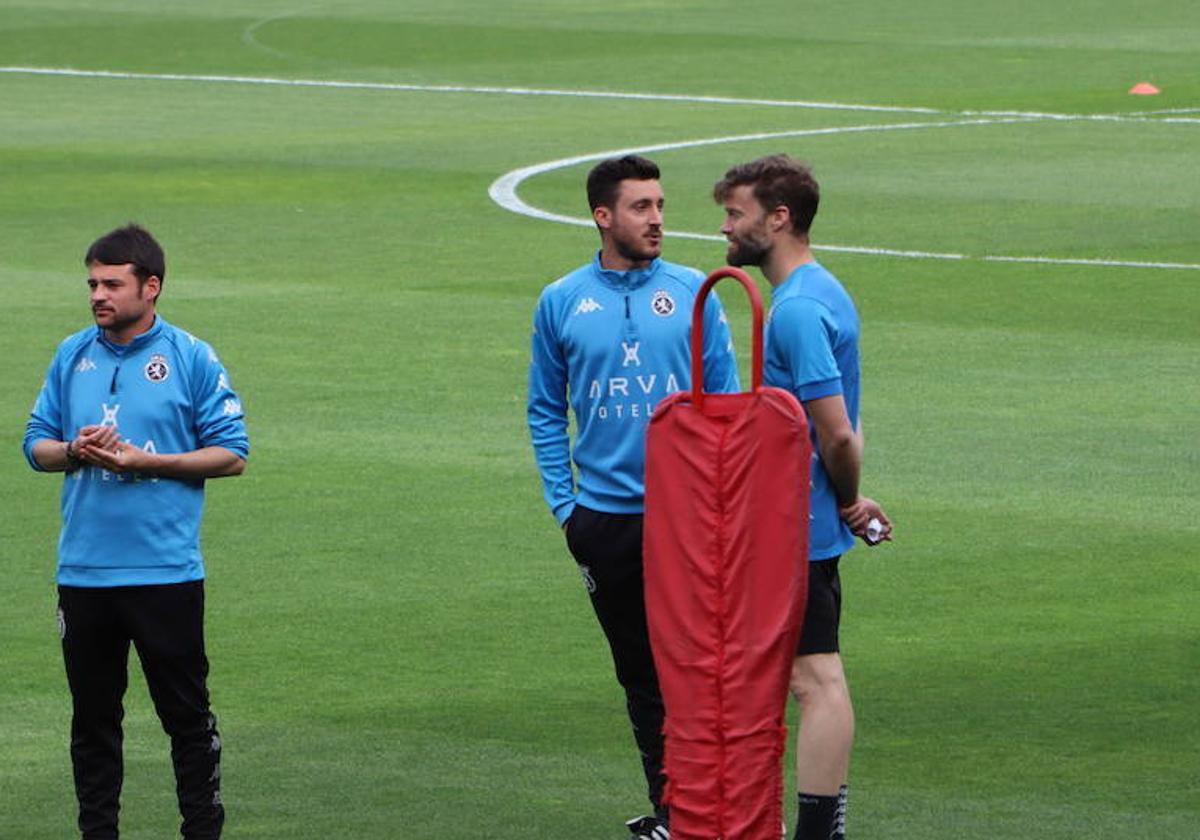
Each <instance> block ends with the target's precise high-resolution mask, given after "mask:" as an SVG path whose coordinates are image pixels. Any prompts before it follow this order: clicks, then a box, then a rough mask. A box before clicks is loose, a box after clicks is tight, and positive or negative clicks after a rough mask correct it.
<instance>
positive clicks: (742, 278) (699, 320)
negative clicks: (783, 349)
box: [692, 265, 763, 408]
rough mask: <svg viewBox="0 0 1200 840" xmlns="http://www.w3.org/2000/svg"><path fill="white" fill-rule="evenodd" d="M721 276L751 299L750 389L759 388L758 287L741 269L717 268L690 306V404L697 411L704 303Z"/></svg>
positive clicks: (700, 394) (760, 312)
mask: <svg viewBox="0 0 1200 840" xmlns="http://www.w3.org/2000/svg"><path fill="white" fill-rule="evenodd" d="M723 277H732V278H734V279H735V280H737V281H738V282H739V283H741V284H742V288H743V289H745V290H746V294H748V295H749V296H750V311H751V313H752V315H753V318H754V326H753V327H752V329H751V331H750V390H751V391H757V390H758V389H759V388H761V387H762V376H763V305H762V295H761V294H759V291H758V286H756V285H755V284H754V281H753V280H751V279H750V275H749V274H747V273H746V272H744V271H742V270H741V269H740V268H734V267H733V266H728V265H727V266H725V267H723V268H718V269H717V270H716V271H714V272H713V273H712V274H710V275H708V278H707V279H706V280H705V281H704V285H703V286H701V287H700V292H699V294H697V295H696V303H695V304H694V305H693V306H692V403H693V404H694V405H695V406H696V408H703V407H704V301H705V299H706V298H707V297H708V293H709V292H711V291H712V288H713V286H715V285H717V281H718V280H720V279H722V278H723Z"/></svg>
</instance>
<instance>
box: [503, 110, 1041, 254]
mask: <svg viewBox="0 0 1200 840" xmlns="http://www.w3.org/2000/svg"><path fill="white" fill-rule="evenodd" d="M1030 121H1031V120H1029V119H1028V118H1024V117H1006V118H1003V119H972V120H951V121H945V122H916V123H892V124H886V125H854V126H843V127H841V128H808V129H798V130H795V131H771V132H760V133H757V134H737V135H731V136H727V137H709V138H705V139H701V140H683V141H678V142H672V143H658V144H655V145H652V146H639V147H637V148H629V149H609V150H608V151H604V152H593V153H591V154H586V155H576V156H574V157H569V158H559V159H558V160H552V161H547V162H545V163H538V164H534V165H533V166H525V167H522V168H520V169H514V170H513V171H512V172H508V173H506V174H504V175H501V176H500V177H499V178H497V179H496V180H495V181H493V182H492V185H491V186H490V187H488V196H489V197H490V198H491V199H492V201H494V202H496V204H498V205H500V206H501V207H502V208H504V209H505V210H508V211H510V212H513V213H517V214H519V215H522V216H529V217H530V218H533V219H540V220H542V221H546V222H557V223H559V224H565V225H576V226H578V227H591V226H592V224H593V223H592V220H591V219H589V218H584V217H579V216H566V215H563V214H561V213H551V212H549V211H548V210H542V209H540V208H538V207H534V206H533V205H531V204H528V203H527V202H525V201H524V200H523V199H521V197H520V196H518V195H517V188H518V187H520V186H521V184H522V183H523V182H524V181H526V180H528V179H529V178H532V177H534V176H535V175H542V174H545V173H547V172H552V171H554V170H556V169H566V168H567V167H570V166H576V165H578V164H581V163H590V162H592V161H596V160H603V159H605V158H610V157H620V156H621V155H630V154H652V153H654V152H667V151H675V150H677V149H690V148H696V147H698V146H717V145H721V144H725V143H746V142H750V141H754V140H774V139H776V138H781V137H812V136H817V135H824V134H850V133H860V132H867V131H904V130H916V129H924V128H951V127H956V126H964V125H994V124H996V123H1014V122H1030ZM663 234H664V235H665V236H673V237H675V238H677V239H702V240H707V241H713V242H724V241H725V239H724V237H721V236H715V235H712V234H705V233H689V232H687V231H671V230H664V231H663ZM816 247H818V248H819V249H820V250H824V251H838V252H845V253H852V254H875V255H883V256H896V257H910V258H923V259H936V260H961V259H965V257H964V255H963V254H948V253H938V252H935V251H898V250H895V249H892V248H868V247H862V246H855V245H820V246H816Z"/></svg>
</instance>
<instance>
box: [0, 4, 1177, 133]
mask: <svg viewBox="0 0 1200 840" xmlns="http://www.w3.org/2000/svg"><path fill="white" fill-rule="evenodd" d="M293 14H296V13H295V12H288V13H284V14H279V15H275V16H273V17H268V18H264V19H263V20H260V21H256V22H255V23H252V24H251V25H250V26H248V27H246V29H245V30H244V31H243V33H242V35H243V38H242V40H243V41H244V42H246V43H247V45H248V46H252V47H254V48H255V49H262V50H267V51H269V52H275V53H279V54H280V55H286V53H280V52H279V51H278V50H275V49H274V48H273V47H269V46H267V45H265V44H262V43H261V42H259V41H258V40H257V38H256V37H255V33H256V31H257V29H258V28H259V27H261V26H262V25H264V24H266V23H270V22H272V21H275V20H280V19H283V18H286V17H289V16H291V15H293ZM0 73H7V74H11V75H31V76H68V77H74V78H81V79H128V80H133V81H139V80H140V81H160V82H207V83H213V84H242V85H275V86H280V87H308V88H333V89H340V90H380V91H403V92H417V93H480V94H491V95H497V94H503V95H507V96H561V97H573V98H583V99H625V100H635V101H648V102H681V103H689V104H709V105H749V106H758V107H764V106H765V107H774V108H801V109H808V110H831V111H859V112H868V113H872V112H873V113H885V114H929V115H944V116H958V117H989V118H990V117H1026V118H1033V119H1041V120H1104V121H1116V122H1124V121H1129V122H1146V121H1152V122H1166V120H1152V119H1149V118H1151V117H1154V116H1158V115H1168V114H1189V113H1200V108H1176V109H1168V110H1163V111H1137V112H1131V113H1128V114H1057V113H1043V112H1039V111H945V110H940V109H937V108H922V107H916V106H900V105H862V104H857V103H850V102H815V101H807V100H802V99H745V98H739V97H733V96H698V95H697V96H693V95H686V94H674V93H628V92H623V91H602V90H562V89H556V88H527V87H495V86H490V85H417V84H404V83H400V82H351V81H345V80H337V79H287V78H278V77H272V76H227V75H213V74H185V73H133V72H125V71H117V70H79V69H76V68H72V67H0ZM1185 121H1186V122H1190V120H1185Z"/></svg>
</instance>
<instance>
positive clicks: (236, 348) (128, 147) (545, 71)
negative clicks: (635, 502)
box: [0, 0, 1200, 840]
mask: <svg viewBox="0 0 1200 840" xmlns="http://www.w3.org/2000/svg"><path fill="white" fill-rule="evenodd" d="M1085 6H1086V8H1083V7H1080V6H1078V4H1076V5H1071V4H1066V5H1062V4H1045V3H1035V2H1030V0H1015V2H1013V0H1009V2H999V0H983V2H977V3H957V2H950V0H917V2H913V3H907V4H895V3H884V2H881V0H868V2H863V3H856V4H836V3H827V4H810V3H796V2H786V1H785V0H749V1H748V2H743V3H730V2H725V0H720V1H719V0H678V1H677V2H676V1H673V2H666V1H665V0H659V2H654V0H642V2H637V3H633V2H623V0H613V2H608V3H582V2H571V0H514V2H507V3H493V2H485V0H438V1H437V2H433V0H406V2H404V3H394V2H385V0H355V1H354V2H345V3H332V2H311V3H302V2H292V0H287V2H284V0H264V2H257V3H244V2H239V3H235V2H232V0H212V2H207V3H203V4H196V3H184V2H178V0H172V1H171V2H150V1H149V0H89V1H88V2H84V0H49V2H45V3H42V2H39V3H34V2H32V0H25V2H14V1H13V0H0V64H3V65H4V66H5V68H17V67H23V68H74V69H77V70H82V71H110V72H113V73H126V74H134V75H135V76H149V77H134V78H123V77H112V76H96V75H75V76H64V75H37V74H33V73H29V72H13V71H11V70H10V69H5V70H4V71H3V72H0V103H3V107H2V109H0V232H2V239H0V241H2V242H3V245H2V246H0V290H2V291H3V301H4V312H5V314H4V318H3V325H4V328H3V330H0V356H2V357H3V358H4V359H5V364H4V365H3V368H2V369H0V392H2V393H3V394H4V398H3V402H2V403H0V405H2V406H3V413H2V416H0V467H2V474H3V481H0V569H2V570H3V575H4V585H3V586H2V587H0V614H2V615H3V617H4V621H3V625H4V629H3V632H2V633H0V673H2V675H3V676H2V678H0V756H3V760H0V838H2V839H3V840H50V838H61V837H65V836H69V834H70V831H71V828H72V825H73V808H74V801H73V794H72V790H71V783H70V767H69V760H68V756H67V749H66V748H67V726H68V714H69V701H68V696H67V691H66V685H65V679H64V676H63V673H62V665H61V661H60V656H59V653H58V644H57V636H56V626H55V620H54V588H53V569H54V546H55V539H56V537H57V530H58V513H57V497H58V490H59V480H58V479H56V478H54V477H47V476H41V475H36V474H34V473H33V472H32V471H30V470H28V469H27V467H26V466H25V464H24V462H23V459H22V458H21V455H20V451H19V441H20V437H21V434H22V432H23V428H24V422H25V418H26V416H27V414H26V412H27V411H28V408H29V405H30V404H31V402H32V400H33V398H34V395H35V393H36V391H37V388H38V386H39V384H40V382H41V381H42V376H43V373H44V370H45V366H46V364H47V363H48V361H49V359H50V355H51V353H52V351H53V349H54V347H55V345H56V343H57V342H58V341H59V340H60V339H61V338H62V337H63V336H65V335H67V334H68V333H70V332H73V331H75V330H77V329H79V328H80V327H81V326H82V325H84V324H85V323H86V322H87V320H88V318H87V316H88V312H87V309H86V305H85V304H86V299H85V287H84V284H83V279H84V273H83V269H82V266H81V264H80V259H81V257H82V253H83V251H84V249H85V248H86V246H87V244H88V243H89V242H90V241H91V239H92V238H94V237H95V236H97V235H99V234H100V233H102V232H104V231H106V230H108V229H110V228H111V227H114V226H116V225H118V224H121V223H123V222H125V221H127V220H130V219H136V220H138V221H141V222H143V223H144V224H146V225H147V226H148V227H150V229H151V230H153V231H154V232H155V233H156V234H157V235H158V236H159V237H160V238H161V240H162V241H163V242H164V244H165V246H166V249H167V255H168V264H169V271H168V276H167V279H166V285H165V289H164V296H163V299H162V306H161V309H162V312H163V313H164V315H165V316H166V317H168V318H170V319H171V320H172V321H174V322H176V323H178V324H180V325H181V326H184V327H185V328H187V329H189V330H191V331H193V332H195V333H197V334H198V335H200V336H202V337H204V338H206V339H207V340H209V341H211V342H212V343H213V344H214V345H215V346H216V347H217V348H218V350H219V351H220V352H221V354H222V356H223V358H224V360H225V361H226V363H227V364H228V366H229V368H230V370H231V372H232V374H233V380H234V384H235V386H236V387H237V388H238V390H239V392H240V394H241V396H242V398H243V401H244V404H245V406H246V409H247V413H248V418H249V424H250V430H251V436H252V443H253V453H252V457H251V463H250V467H249V469H248V471H247V473H246V475H245V476H243V477H241V478H238V479H236V480H224V481H217V482H214V483H213V484H212V485H211V486H210V492H209V502H208V511H207V518H206V524H205V529H204V540H205V548H206V556H207V562H208V568H209V604H210V608H209V617H208V633H209V646H210V653H211V659H212V663H213V673H212V678H211V688H212V691H213V696H214V704H215V710H216V712H217V714H218V715H219V716H220V718H221V722H222V728H223V730H224V735H225V742H226V753H225V768H224V769H225V782H224V793H225V797H226V799H227V802H228V806H229V832H228V834H229V836H230V837H235V838H246V840H251V839H252V838H262V840H277V838H281V837H287V838H290V840H330V838H355V840H376V839H378V840H392V839H393V838H400V837H405V838H440V837H451V838H464V840H465V838H476V837H487V838H492V839H493V840H505V839H506V838H510V839H511V840H516V838H527V837H536V836H557V837H571V838H604V837H613V838H615V837H619V836H620V834H621V831H622V829H621V825H620V823H621V821H622V820H624V819H625V818H627V817H630V816H633V815H634V814H636V813H638V812H640V811H642V810H643V809H644V807H645V803H644V796H643V792H642V785H641V782H640V781H639V776H640V772H639V770H638V766H637V761H636V756H635V754H634V750H633V746H632V739H631V738H630V736H629V734H628V732H627V727H626V723H625V721H624V718H623V712H622V702H621V699H620V697H619V695H618V691H617V688H616V686H615V683H614V681H613V679H612V677H611V674H610V670H611V669H610V665H609V661H608V655H607V651H606V649H605V646H604V643H603V641H602V639H601V636H600V633H599V631H598V629H597V627H596V626H595V621H594V619H593V617H592V616H591V614H590V609H589V607H588V604H587V600H586V596H585V593H584V591H583V589H582V587H581V585H580V582H579V579H578V574H577V573H576V571H575V569H574V567H573V564H572V563H571V561H570V560H569V558H568V556H567V553H566V551H565V547H564V546H563V544H562V538H561V536H560V535H559V534H558V533H557V530H556V529H555V527H554V525H553V522H552V520H551V518H550V516H549V514H548V513H547V512H546V511H545V509H544V505H543V503H542V500H541V496H540V487H539V483H538V480H537V476H536V472H535V470H534V467H533V463H532V456H531V454H530V452H529V447H528V443H527V438H526V432H525V425H524V389H525V369H526V364H527V358H528V331H529V319H530V316H531V313H532V308H533V304H534V301H535V299H536V296H537V294H538V291H539V290H540V289H541V287H542V286H543V285H544V284H545V283H547V282H549V281H550V280H553V279H554V278H556V277H557V276H559V275H560V274H562V273H564V272H565V271H567V270H568V269H570V268H572V267H574V266H575V265H578V264H579V263H581V262H583V261H584V260H586V259H588V258H589V256H590V254H591V252H592V250H593V249H594V248H595V247H596V241H597V239H596V236H595V233H594V231H591V230H588V229H587V228H586V227H580V226H570V225H563V224H556V223H554V222H550V221H544V220H539V219H535V218H529V217H526V216H522V215H519V214H516V213H513V212H510V211H509V210H506V209H503V208H501V207H500V206H498V205H497V204H496V203H494V202H493V201H492V200H491V199H490V198H489V195H488V188H489V186H490V185H491V184H492V183H493V182H494V181H495V180H496V179H497V178H499V177H501V176H502V175H504V174H505V173H508V172H511V171H513V170H516V169H519V168H522V167H529V166H535V165H537V164H542V163H546V162H550V161H556V160H563V159H567V158H573V157H581V156H582V157H586V156H589V155H596V154H599V153H602V152H605V151H609V150H616V149H631V148H646V147H652V146H671V148H665V149H663V150H662V151H660V152H658V153H655V154H654V155H653V156H654V157H656V158H657V159H658V160H659V162H660V163H661V165H662V166H663V169H664V186H665V188H666V191H667V200H668V206H667V226H668V228H670V229H672V230H675V231H680V232H689V233H696V234H708V235H712V234H715V233H716V230H717V228H718V226H719V224H720V213H719V211H718V208H716V207H715V206H714V205H713V204H712V202H711V200H710V199H709V189H710V187H711V184H712V182H713V181H714V180H715V179H716V178H717V177H719V175H720V174H721V173H722V172H723V171H724V170H725V168H727V167H728V166H729V165H731V164H733V163H736V162H739V161H741V160H745V159H749V158H750V157H753V156H757V155H760V154H764V153H767V152H773V151H785V152H788V153H790V154H793V155H795V156H797V157H801V158H805V159H808V160H810V161H812V162H813V163H814V164H815V166H816V170H817V174H818V176H819V177H820V179H821V181H822V185H823V187H824V192H825V200H824V202H823V206H822V210H821V214H820V216H819V217H818V220H817V225H816V227H815V228H814V237H815V241H816V242H817V244H818V245H822V244H823V245H831V246H840V247H841V248H845V249H875V250H838V249H830V250H826V251H822V252H819V256H820V258H821V259H822V261H823V262H825V263H826V265H828V266H829V267H830V268H831V269H832V270H833V271H834V272H835V273H836V274H838V275H839V276H840V277H841V278H842V279H843V281H844V282H845V283H846V285H847V286H848V287H849V288H850V289H851V291H852V292H853V294H854V295H855V297H856V299H857V301H858V303H859V307H860V310H861V312H862V316H863V321H864V338H863V342H864V348H863V349H864V360H865V369H864V375H865V389H864V408H863V413H864V418H865V420H864V422H865V426H866V430H867V435H868V463H867V470H866V478H865V486H866V488H867V490H868V492H869V493H870V494H871V495H874V496H876V497H878V498H879V499H880V500H882V501H883V502H884V503H885V504H886V506H887V507H888V510H889V512H890V513H891V514H892V515H893V517H894V519H895V520H896V522H897V541H896V542H895V543H894V544H893V545H890V546H888V547H886V548H883V549H879V550H874V551H868V550H865V549H862V548H860V549H858V550H856V551H855V552H854V553H853V554H852V555H851V557H850V558H849V559H848V560H847V561H846V563H845V565H844V577H845V586H846V590H847V612H846V616H845V622H844V627H843V640H844V652H845V659H846V663H847V668H848V670H849V674H850V679H851V683H852V687H853V690H854V693H855V698H856V704H857V710H858V717H859V731H858V739H857V745H856V750H855V755H854V762H853V769H852V774H853V793H852V797H853V800H852V804H851V811H850V829H851V832H852V834H853V836H855V837H860V838H875V839H876V840H909V838H939V839H940V838H945V839H946V840H951V838H989V840H1006V839H1008V840H1015V839H1016V838H1027V837H1033V836H1037V837H1042V838H1052V839H1053V840H1068V838H1081V837H1096V836H1129V837H1133V836H1146V837H1155V838H1171V840H1194V838H1195V837H1196V836H1197V833H1196V832H1197V825H1200V787H1198V785H1200V782H1198V779H1200V775H1198V774H1197V772H1196V768H1197V764H1196V756H1197V755H1200V734H1198V733H1200V727H1197V720H1198V719H1197V714H1196V697H1197V696H1198V695H1200V676H1198V675H1200V619H1198V618H1197V616H1198V611H1197V608H1196V597H1197V596H1196V593H1197V592H1198V591H1200V564H1197V562H1196V560H1197V555H1198V550H1197V547H1196V546H1197V539H1198V537H1200V526H1198V524H1197V515H1198V514H1200V510H1198V507H1200V505H1198V504H1197V500H1198V499H1200V420H1198V419H1197V418H1200V384H1198V382H1200V327H1198V325H1200V269H1198V268H1197V266H1200V238H1198V237H1197V231H1200V202H1198V201H1197V198H1196V196H1197V195H1198V194H1200V174H1198V171H1200V170H1198V169H1197V166H1196V161H1197V158H1198V155H1200V122H1198V120H1200V78H1198V77H1197V76H1196V73H1195V55H1196V53H1195V45H1196V43H1197V42H1198V41H1200V11H1197V7H1196V6H1195V5H1194V4H1186V3H1179V2H1168V0H1146V2H1142V3H1139V4H1136V5H1131V4H1129V3H1119V2H1115V0H1096V2H1092V3H1088V4H1085ZM168 75H173V76H176V77H180V78H173V79H168V78H162V77H163V76H168ZM200 76H203V77H210V78H209V79H208V80H200V79H197V78H195V77H200ZM212 77H230V78H226V79H224V80H220V79H216V78H212ZM255 78H256V79H263V78H272V79H293V80H295V79H306V80H315V81H337V82H355V83H370V84H372V85H375V86H374V87H359V88H354V87H345V86H341V87H318V86H283V85H266V84H260V83H249V82H245V81H236V80H235V79H255ZM1141 81H1148V82H1152V83H1154V84H1155V85H1157V86H1158V87H1160V88H1161V90H1162V93H1161V94H1159V95H1158V96H1132V95H1130V94H1129V93H1128V92H1127V91H1128V90H1129V88H1131V87H1132V86H1133V85H1134V84H1135V83H1137V82H1141ZM405 85H407V86H409V87H408V88H403V87H400V86H405ZM451 86H460V87H468V88H476V89H477V90H474V91H450V90H445V89H439V88H446V87H451ZM502 87H507V88H537V89H542V90H558V91H607V92H615V93H637V94H672V95H677V96H680V97H684V98H683V99H678V100H664V99H653V98H650V99H631V98H619V97H609V98H603V97H601V98H595V97H592V98H582V97H569V96H546V95H528V94H518V93H514V92H508V93H504V92H497V91H494V90H493V91H485V90H482V89H483V88H502ZM687 97H718V98H724V99H726V100H778V101H781V102H783V101H788V102H793V103H795V102H807V103H826V104H840V105H848V106H863V105H870V106H883V107H886V108H890V109H894V110H864V109H862V108H859V107H855V108H849V109H847V108H836V109H835V108H814V107H798V106H794V105H793V106H788V105H782V104H774V105H772V104H762V103H759V104H753V103H749V102H745V101H693V100H690V99H687ZM1001 112H1004V113H1001ZM1151 112H1153V113H1151ZM1031 115H1034V116H1031ZM1037 115H1040V116H1037ZM1100 117H1104V118H1100ZM1112 117H1121V118H1120V119H1114V118H1112ZM934 124H936V127H933V126H934ZM902 125H909V127H906V128H905V127H900V126H902ZM764 133H772V134H779V135H782V134H784V133H787V135H788V136H776V137H773V138H771V139H764V140H742V141H738V142H725V143H720V144H713V143H709V144H706V145H692V146H682V145H678V144H684V143H687V142H689V141H711V140H712V139H713V138H722V137H740V136H744V135H754V134H764ZM586 169H587V163H579V164H576V165H569V166H565V167H559V168H550V169H548V170H547V171H545V172H543V173H541V174H537V175H535V176H533V177H530V178H529V179H527V180H525V181H524V182H523V183H522V184H521V185H520V187H519V190H518V195H519V196H520V198H521V199H522V200H523V201H525V202H528V203H529V204H530V205H531V206H534V207H537V208H539V209H541V210H544V211H546V212H550V213H556V214H561V215H565V216H572V217H583V216H585V215H586V204H585V202H584V199H583V190H582V179H583V176H584V173H585V172H586ZM880 251H913V252H923V253H925V254H933V255H950V256H952V257H954V258H934V257H930V256H924V257H917V256H897V255H893V254H890V253H881V252H880ZM666 253H667V255H668V257H669V258H671V259H674V260H677V261H680V262H685V263H690V264H693V265H696V266H699V267H702V268H705V269H712V268H716V267H717V266H719V265H720V264H721V262H722V260H723V254H724V249H723V247H722V246H721V245H720V244H719V243H718V242H714V241H710V240H705V239H690V238H673V239H668V240H667V245H666ZM996 258H1036V259H1048V260H1051V261H1050V262H1025V261H1007V259H1005V260H1000V259H996ZM1134 264H1156V266H1147V265H1134ZM1164 264H1169V266H1174V267H1169V266H1167V267H1164ZM723 289H724V297H725V298H726V300H727V302H728V304H729V308H730V310H731V314H732V318H733V321H734V325H735V331H736V332H737V334H738V337H739V338H738V340H739V346H740V347H742V348H743V356H744V355H745V350H744V348H745V347H746V346H747V345H746V340H745V339H746V322H747V318H746V308H745V305H744V304H743V303H742V302H741V301H740V300H739V295H738V293H737V292H736V290H735V288H734V287H732V286H730V287H728V288H725V287H723ZM744 361H745V359H744V358H743V362H744ZM155 513H156V512H155V511H138V510H127V511H113V515H114V516H127V517H134V516H153V515H155ZM132 670H133V672H134V674H135V676H134V677H133V679H132V682H131V686H130V691H129V695H128V702H127V706H128V717H127V732H126V752H127V779H126V785H125V792H124V810H123V835H122V836H124V837H127V838H130V840H152V838H153V839H154V840H160V839H161V838H164V837H169V836H172V835H173V832H174V831H175V828H174V826H175V824H176V822H177V820H176V818H175V816H174V794H173V782H172V781H171V779H170V771H169V763H168V757H167V744H166V741H165V737H164V736H163V734H162V732H161V730H160V729H159V728H158V724H157V721H156V720H155V718H154V715H153V711H152V709H151V706H150V703H149V700H148V698H147V696H146V693H145V688H144V685H143V683H142V681H141V678H140V675H138V674H137V668H136V666H135V667H134V668H133V669H132ZM789 762H790V757H789ZM793 809H794V805H793V801H792V799H791V793H790V789H789V798H788V800H787V811H788V813H789V822H790V821H791V814H792V813H793Z"/></svg>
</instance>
